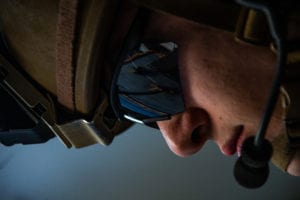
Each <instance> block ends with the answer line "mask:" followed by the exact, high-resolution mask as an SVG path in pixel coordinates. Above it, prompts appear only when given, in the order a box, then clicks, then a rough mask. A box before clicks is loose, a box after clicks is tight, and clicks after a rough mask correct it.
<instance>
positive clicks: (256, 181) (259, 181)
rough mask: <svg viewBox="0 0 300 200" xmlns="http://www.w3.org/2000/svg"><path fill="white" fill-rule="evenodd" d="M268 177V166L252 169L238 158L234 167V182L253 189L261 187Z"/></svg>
mask: <svg viewBox="0 0 300 200" xmlns="http://www.w3.org/2000/svg"><path fill="white" fill-rule="evenodd" d="M268 176H269V165H268V164H266V165H265V166H264V167H261V168H252V167H249V166H247V165H245V163H244V162H243V161H242V159H241V158H239V159H238V160H237V162H236V164H235V166H234V177H235V180H236V181H237V182H238V183H239V184H240V185H241V186H243V187H246V188H249V189H255V188H259V187H261V186H262V185H263V184H265V182H266V181H267V179H268Z"/></svg>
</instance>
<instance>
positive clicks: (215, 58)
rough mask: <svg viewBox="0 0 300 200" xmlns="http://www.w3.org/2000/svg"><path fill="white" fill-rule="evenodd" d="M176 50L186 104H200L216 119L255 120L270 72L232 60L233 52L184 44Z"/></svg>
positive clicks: (233, 120)
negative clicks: (229, 53)
mask: <svg viewBox="0 0 300 200" xmlns="http://www.w3.org/2000/svg"><path fill="white" fill-rule="evenodd" d="M223 52H226V51H225V50H224V49H223ZM179 53H180V57H179V64H180V72H181V79H182V86H183V91H184V95H185V102H186V106H198V107H199V106H200V107H202V108H204V109H205V110H206V111H207V112H208V113H209V114H210V115H211V117H212V118H213V119H215V120H216V121H217V120H223V121H232V123H237V122H239V121H249V123H256V122H257V119H259V118H260V116H261V112H262V110H263V107H264V106H265V102H266V98H267V94H268V92H269V89H270V83H271V82H270V80H272V73H271V71H268V70H262V69H264V66H261V67H259V68H257V69H256V68H255V66H254V64H253V63H245V62H244V60H243V59H242V60H239V59H233V58H232V57H236V55H224V53H219V54H218V51H213V52H212V51H204V50H203V48H188V46H186V48H182V49H181V51H180V52H179ZM245 54H247V53H245ZM233 60H234V62H233ZM256 65H258V64H257V63H256ZM253 66H254V67H253ZM250 121H251V122H250ZM228 123H229V122H228Z"/></svg>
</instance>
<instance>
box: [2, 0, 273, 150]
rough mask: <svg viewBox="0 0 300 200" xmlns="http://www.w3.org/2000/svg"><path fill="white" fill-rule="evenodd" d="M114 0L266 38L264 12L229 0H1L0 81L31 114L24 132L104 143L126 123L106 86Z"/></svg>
mask: <svg viewBox="0 0 300 200" xmlns="http://www.w3.org/2000/svg"><path fill="white" fill-rule="evenodd" d="M121 4H130V5H133V6H136V7H143V8H146V10H149V9H150V10H155V11H159V12H166V13H170V14H174V15H177V16H181V17H185V18H187V19H190V20H194V21H198V22H201V23H205V24H209V25H211V26H215V27H217V28H221V29H225V30H228V31H231V32H235V33H236V37H237V38H238V39H239V40H243V41H246V42H251V43H255V44H262V45H266V44H269V43H270V38H271V35H270V31H269V30H268V28H266V27H267V26H266V23H267V21H266V20H267V19H266V17H265V16H264V15H263V14H262V13H261V12H259V11H257V10H253V9H245V8H243V9H241V6H240V5H239V4H237V3H236V2H234V1H230V0H214V1H212V0H190V1H189V3H186V2H185V1H180V0H164V1H162V0H128V1H125V3H124V1H123V2H122V1H118V0H94V1H93V0H87V1H76V0H73V1H72V0H60V1H59V0H53V1H38V0H28V1H18V0H13V1H1V6H0V28H1V33H2V43H1V45H0V46H1V56H0V66H1V68H0V72H1V73H0V75H1V76H0V78H1V86H2V89H3V91H5V93H8V94H9V96H10V97H8V99H9V98H12V99H13V100H12V101H14V102H16V104H13V105H18V106H19V107H21V108H22V110H23V112H25V113H26V115H27V116H29V118H30V120H31V121H33V127H32V128H31V129H30V131H28V132H27V133H28V135H30V136H28V137H29V138H31V140H32V138H33V137H35V138H36V137H38V138H39V139H36V142H42V141H46V140H48V139H49V138H51V137H52V136H54V135H55V136H57V137H59V138H60V139H61V141H63V143H64V144H65V145H66V146H67V147H71V146H74V147H83V146H87V145H91V144H94V143H102V144H109V143H111V141H112V139H113V137H114V136H115V135H117V134H119V133H121V132H123V131H124V130H126V129H127V128H128V127H130V126H131V124H132V123H130V122H128V121H123V120H118V118H120V117H119V116H118V115H117V116H116V114H115V113H116V112H117V111H116V110H117V109H116V108H115V105H114V104H115V100H114V99H113V98H114V96H113V95H111V94H112V92H111V88H112V87H113V83H114V82H116V80H114V79H115V78H116V77H115V74H116V73H115V71H116V69H117V67H116V66H118V62H117V61H114V58H115V57H114V56H111V55H108V54H107V50H108V49H109V48H110V41H111V40H110V38H111V33H112V32H113V30H115V28H116V27H115V24H116V21H117V16H118V14H119V12H120V7H121V6H120V5H121ZM144 10H145V9H144ZM221 16H222V17H223V18H224V19H222V20H220V18H221ZM125 46H126V45H125ZM129 46H130V45H129ZM125 49H126V48H125ZM118 53H119V54H121V55H122V51H121V52H118ZM121 57H122V56H121ZM117 71H118V70H117ZM8 101H10V100H8ZM2 104H3V103H2ZM11 128H15V127H11ZM11 128H9V129H11ZM15 133H16V134H18V135H20V133H19V132H18V131H16V132H15ZM46 133H47V134H46ZM2 135H3V137H4V138H8V136H7V135H12V131H9V133H7V134H6V135H5V134H2ZM33 135H34V136H33ZM45 135H47V136H46V137H44V136H45ZM26 137H27V136H25V135H24V138H26ZM22 138H23V137H22ZM24 138H23V139H24ZM23 139H20V138H19V137H14V138H13V139H11V138H9V139H3V141H4V140H5V141H6V144H8V145H10V144H14V143H18V142H22V141H23ZM21 140H22V141H21ZM24 140H25V139H24ZM3 143H5V142H3Z"/></svg>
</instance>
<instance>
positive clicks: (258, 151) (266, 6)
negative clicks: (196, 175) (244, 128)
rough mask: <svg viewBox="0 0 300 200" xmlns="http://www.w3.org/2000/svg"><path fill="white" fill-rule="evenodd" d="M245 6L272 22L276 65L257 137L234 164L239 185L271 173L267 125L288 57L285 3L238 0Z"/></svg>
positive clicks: (259, 182) (256, 181)
mask: <svg viewBox="0 0 300 200" xmlns="http://www.w3.org/2000/svg"><path fill="white" fill-rule="evenodd" d="M236 1H237V2H238V3H240V4H241V5H243V6H246V7H250V8H252V9H255V10H260V11H262V12H263V13H265V15H266V17H267V20H268V22H269V28H270V32H271V35H272V37H273V39H274V42H275V45H276V47H277V65H276V72H275V77H274V80H273V83H272V88H271V92H270V95H269V99H268V102H267V105H266V108H265V112H264V114H263V116H262V119H261V122H260V124H259V128H258V131H257V134H256V135H255V137H250V138H248V139H246V140H245V142H244V144H243V145H242V150H241V157H240V158H239V159H238V160H237V163H236V164H235V167H234V176H235V179H236V180H237V182H238V183H239V184H241V185H242V186H244V187H246V188H258V187H260V186H262V185H263V184H264V183H265V182H266V180H267V178H268V176H269V160H270V158H271V156H272V151H273V150H272V145H271V144H270V142H269V141H267V140H266V139H265V134H266V130H267V127H268V125H269V122H270V119H271V116H272V113H273V111H274V108H275V105H276V102H277V99H278V96H279V91H280V86H281V81H282V74H283V66H284V65H285V64H286V60H287V52H286V51H287V50H286V46H285V39H286V21H285V19H286V10H285V9H286V8H285V6H284V4H283V3H284V2H281V1H280V2H275V1H274V2H272V1H264V0H236Z"/></svg>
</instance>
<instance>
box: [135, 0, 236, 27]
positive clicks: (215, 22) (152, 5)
mask: <svg viewBox="0 0 300 200" xmlns="http://www.w3.org/2000/svg"><path fill="white" fill-rule="evenodd" d="M131 1H132V2H133V3H135V4H136V5H142V6H145V7H147V8H149V9H151V10H156V11H158V12H165V13H169V14H173V15H176V16H179V17H183V18H186V19H189V20H192V21H196V22H200V23H204V24H207V25H211V26H214V27H216V28H220V29H225V30H229V31H233V30H234V29H235V25H236V22H237V19H238V15H239V12H240V6H239V5H237V4H236V3H234V1H228V0H227V1H225V0H187V1H182V0H131Z"/></svg>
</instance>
